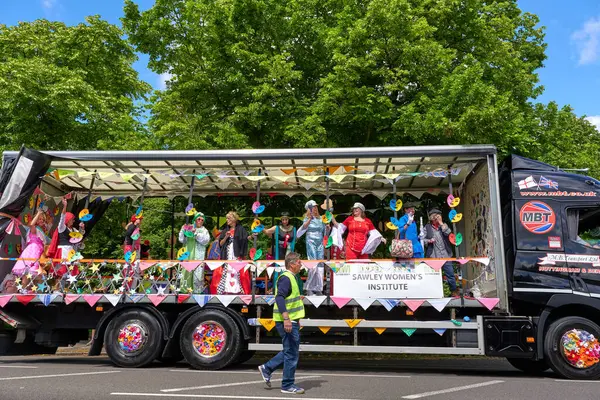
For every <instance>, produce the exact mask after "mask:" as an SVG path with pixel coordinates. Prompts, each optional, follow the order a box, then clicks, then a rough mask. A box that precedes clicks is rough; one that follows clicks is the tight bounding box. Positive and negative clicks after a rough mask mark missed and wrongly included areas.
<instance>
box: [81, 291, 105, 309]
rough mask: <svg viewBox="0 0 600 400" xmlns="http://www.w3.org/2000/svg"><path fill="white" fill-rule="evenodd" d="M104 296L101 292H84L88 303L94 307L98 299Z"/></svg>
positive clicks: (84, 297)
mask: <svg viewBox="0 0 600 400" xmlns="http://www.w3.org/2000/svg"><path fill="white" fill-rule="evenodd" d="M101 297H102V295H101V294H84V295H83V299H84V300H85V302H86V303H88V304H89V305H90V307H94V306H95V305H96V303H97V302H98V300H100V298H101Z"/></svg>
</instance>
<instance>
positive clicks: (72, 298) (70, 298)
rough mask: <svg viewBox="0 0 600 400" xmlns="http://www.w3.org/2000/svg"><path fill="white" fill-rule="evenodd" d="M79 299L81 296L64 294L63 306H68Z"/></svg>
mask: <svg viewBox="0 0 600 400" xmlns="http://www.w3.org/2000/svg"><path fill="white" fill-rule="evenodd" d="M79 297H81V296H80V295H78V294H66V295H65V304H66V305H69V304H71V303H72V302H74V301H75V300H77V299H78V298H79Z"/></svg>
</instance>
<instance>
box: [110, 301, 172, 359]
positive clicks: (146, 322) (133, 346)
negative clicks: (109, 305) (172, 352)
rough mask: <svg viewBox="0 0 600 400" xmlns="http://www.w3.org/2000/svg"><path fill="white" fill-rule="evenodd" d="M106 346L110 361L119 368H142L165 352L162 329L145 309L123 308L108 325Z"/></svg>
mask: <svg viewBox="0 0 600 400" xmlns="http://www.w3.org/2000/svg"><path fill="white" fill-rule="evenodd" d="M104 346H105V348H106V354H107V355H108V357H109V358H110V360H111V361H112V362H113V363H115V364H116V365H118V366H119V367H125V368H137V367H143V366H146V365H148V364H150V363H151V362H152V361H154V360H155V359H156V358H157V357H158V356H159V355H160V354H161V353H162V350H163V346H164V340H163V330H162V327H161V325H160V323H159V322H158V320H157V319H156V318H155V317H154V316H153V315H152V314H150V313H149V312H147V311H145V310H128V311H124V312H122V313H121V314H119V315H117V316H116V317H114V318H113V320H112V321H110V323H109V324H108V326H107V328H106V332H105V334H104Z"/></svg>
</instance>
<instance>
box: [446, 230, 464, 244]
mask: <svg viewBox="0 0 600 400" xmlns="http://www.w3.org/2000/svg"><path fill="white" fill-rule="evenodd" d="M448 240H449V241H450V243H452V244H453V245H455V246H460V244H461V243H462V241H463V237H462V233H457V234H454V233H451V234H450V235H449V236H448Z"/></svg>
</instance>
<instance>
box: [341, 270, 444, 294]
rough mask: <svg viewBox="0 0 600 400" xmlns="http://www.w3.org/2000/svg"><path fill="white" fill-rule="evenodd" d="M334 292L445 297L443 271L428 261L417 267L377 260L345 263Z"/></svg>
mask: <svg viewBox="0 0 600 400" xmlns="http://www.w3.org/2000/svg"><path fill="white" fill-rule="evenodd" d="M333 295H334V296H337V297H352V298H356V297H360V298H375V299H384V298H391V299H439V298H442V297H444V291H443V288H442V273H441V271H437V272H436V271H435V270H434V269H433V268H430V267H428V266H427V265H425V264H420V265H417V266H415V267H414V268H410V269H409V268H405V267H402V266H401V265H399V264H398V265H393V266H392V267H391V268H389V267H388V268H385V269H384V268H382V267H381V266H379V265H378V264H376V263H347V264H344V265H343V266H342V267H341V268H340V269H339V270H338V271H337V272H336V273H335V274H334V278H333Z"/></svg>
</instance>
